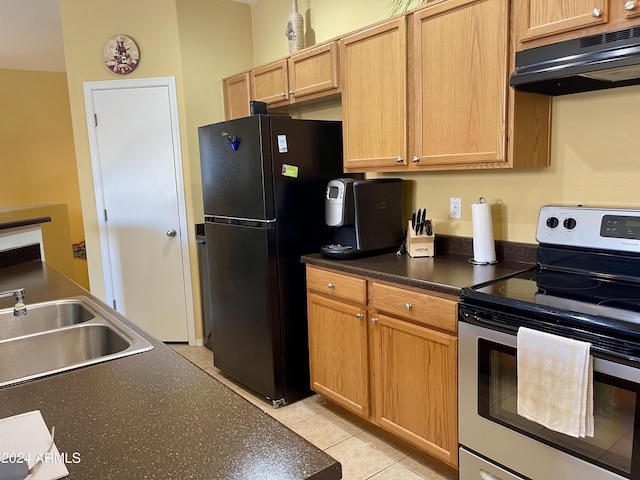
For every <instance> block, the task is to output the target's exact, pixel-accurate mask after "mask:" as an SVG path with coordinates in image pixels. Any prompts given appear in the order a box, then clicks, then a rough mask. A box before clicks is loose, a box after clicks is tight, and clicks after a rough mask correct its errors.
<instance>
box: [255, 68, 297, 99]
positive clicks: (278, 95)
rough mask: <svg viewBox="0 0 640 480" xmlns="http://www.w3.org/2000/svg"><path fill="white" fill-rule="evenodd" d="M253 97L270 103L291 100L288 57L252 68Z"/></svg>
mask: <svg viewBox="0 0 640 480" xmlns="http://www.w3.org/2000/svg"><path fill="white" fill-rule="evenodd" d="M250 75H251V97H252V98H253V99H254V100H257V101H259V102H265V103H268V104H274V103H279V102H282V101H288V100H289V77H288V75H287V59H286V58H285V59H283V60H279V61H277V62H273V63H270V64H268V65H264V66H262V67H258V68H255V69H253V70H251V72H250Z"/></svg>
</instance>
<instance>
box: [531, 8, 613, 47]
mask: <svg viewBox="0 0 640 480" xmlns="http://www.w3.org/2000/svg"><path fill="white" fill-rule="evenodd" d="M616 1H621V2H624V0H616ZM522 7H523V8H526V11H524V12H521V16H520V17H519V18H520V22H521V23H520V25H521V26H520V27H519V29H520V34H519V37H520V41H521V42H524V41H527V40H533V39H536V38H541V37H550V36H552V35H555V34H557V33H562V32H568V31H571V30H577V29H580V28H585V27H591V26H594V25H600V24H603V23H607V21H608V19H609V10H608V7H609V0H528V1H526V2H523V5H522Z"/></svg>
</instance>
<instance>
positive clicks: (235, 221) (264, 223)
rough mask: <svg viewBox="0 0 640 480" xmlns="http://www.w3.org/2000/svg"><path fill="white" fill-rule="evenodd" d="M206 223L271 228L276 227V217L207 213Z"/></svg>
mask: <svg viewBox="0 0 640 480" xmlns="http://www.w3.org/2000/svg"><path fill="white" fill-rule="evenodd" d="M204 222H205V223H217V224H226V225H241V226H245V227H257V228H263V229H265V230H270V229H272V228H275V227H276V219H275V218H273V219H268V220H264V219H260V218H242V217H227V216H224V215H205V217H204Z"/></svg>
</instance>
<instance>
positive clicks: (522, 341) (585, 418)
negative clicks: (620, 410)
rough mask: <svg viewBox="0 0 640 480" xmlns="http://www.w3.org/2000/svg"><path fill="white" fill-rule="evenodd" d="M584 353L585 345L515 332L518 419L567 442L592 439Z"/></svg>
mask: <svg viewBox="0 0 640 480" xmlns="http://www.w3.org/2000/svg"><path fill="white" fill-rule="evenodd" d="M590 350H591V344H590V343H586V342H581V341H578V340H573V339H570V338H565V337H560V336H557V335H552V334H550V333H546V332H541V331H538V330H532V329H529V328H526V327H520V328H519V330H518V350H517V369H518V414H519V415H521V416H523V417H525V418H527V419H528V420H531V421H533V422H536V423H539V424H540V425H543V426H545V427H546V428H548V429H550V430H554V431H556V432H561V433H564V434H566V435H570V436H572V437H576V438H584V437H585V436H587V437H593V435H594V431H593V430H594V418H593V359H592V357H591V352H590Z"/></svg>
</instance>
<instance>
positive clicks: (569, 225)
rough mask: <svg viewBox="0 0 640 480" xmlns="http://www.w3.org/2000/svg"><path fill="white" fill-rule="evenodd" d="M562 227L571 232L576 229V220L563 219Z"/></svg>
mask: <svg viewBox="0 0 640 480" xmlns="http://www.w3.org/2000/svg"><path fill="white" fill-rule="evenodd" d="M562 225H564V228H566V229H567V230H572V229H574V228H576V219H575V218H571V217H569V218H565V219H564V222H562Z"/></svg>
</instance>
